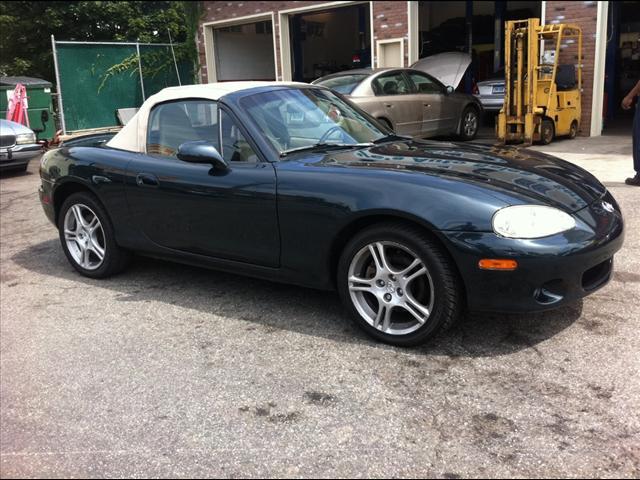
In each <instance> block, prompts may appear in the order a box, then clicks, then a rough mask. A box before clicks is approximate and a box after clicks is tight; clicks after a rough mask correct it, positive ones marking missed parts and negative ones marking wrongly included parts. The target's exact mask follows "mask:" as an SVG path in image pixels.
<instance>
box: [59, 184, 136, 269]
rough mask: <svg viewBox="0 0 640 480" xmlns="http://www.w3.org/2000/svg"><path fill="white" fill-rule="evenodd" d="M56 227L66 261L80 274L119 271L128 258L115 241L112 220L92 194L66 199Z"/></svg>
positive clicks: (77, 195)
mask: <svg viewBox="0 0 640 480" xmlns="http://www.w3.org/2000/svg"><path fill="white" fill-rule="evenodd" d="M58 230H59V233H60V243H62V248H63V249H64V253H65V255H66V256H67V259H68V260H69V263H71V265H72V266H73V267H74V268H75V269H76V270H77V271H78V272H80V273H81V274H82V275H85V276H87V277H92V278H105V277H108V276H111V275H113V274H115V273H118V272H119V271H120V270H122V269H123V268H124V267H125V265H126V263H127V261H128V259H129V254H128V252H126V251H125V250H123V249H121V248H120V247H119V246H118V245H117V244H116V241H115V237H114V234H113V227H112V226H111V222H110V221H109V218H108V216H107V214H106V212H105V210H104V208H103V207H102V205H101V204H100V202H99V201H98V199H97V198H96V197H95V196H94V195H92V194H91V193H88V192H79V193H74V194H73V195H71V196H70V197H69V198H67V199H66V200H65V202H64V203H63V204H62V208H61V210H60V215H59V220H58Z"/></svg>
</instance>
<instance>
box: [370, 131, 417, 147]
mask: <svg viewBox="0 0 640 480" xmlns="http://www.w3.org/2000/svg"><path fill="white" fill-rule="evenodd" d="M394 140H411V137H407V136H405V135H397V134H395V133H392V134H390V135H385V136H384V137H380V138H378V139H377V140H374V141H373V143H375V144H376V145H377V144H379V143H384V142H392V141H394Z"/></svg>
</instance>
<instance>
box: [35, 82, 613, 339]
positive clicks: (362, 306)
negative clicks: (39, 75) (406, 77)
mask: <svg viewBox="0 0 640 480" xmlns="http://www.w3.org/2000/svg"><path fill="white" fill-rule="evenodd" d="M103 140H104V139H102V140H101V141H96V145H92V143H91V141H81V140H80V141H76V142H75V144H74V143H73V142H71V143H69V144H67V145H63V146H62V147H61V148H59V149H57V150H53V151H50V152H48V153H47V154H46V155H45V157H44V158H43V161H42V167H41V172H40V174H41V177H42V185H41V188H40V197H41V200H42V205H43V207H44V211H45V213H46V214H47V216H48V217H49V219H50V220H51V221H52V222H53V223H54V225H55V226H56V227H57V228H58V230H59V234H60V241H61V244H62V248H63V249H64V252H65V254H66V256H67V258H68V259H69V262H70V263H71V265H73V267H74V268H75V269H76V270H77V271H78V272H80V273H81V274H83V275H86V276H88V277H93V278H103V277H107V276H109V275H113V274H115V273H117V272H119V271H121V270H122V269H123V268H124V267H125V265H126V263H127V259H128V258H129V255H130V253H131V252H136V253H139V254H144V255H150V256H154V257H160V258H166V259H169V260H174V261H179V262H184V263H189V264H193V265H199V266H203V267H211V268H217V269H223V270H227V271H232V272H236V273H240V274H246V275H252V276H256V277H261V278H265V279H271V280H275V281H280V282H287V283H293V284H298V285H302V286H307V287H313V288H320V289H337V290H338V292H339V294H340V296H341V297H342V300H343V301H344V303H345V305H346V307H347V309H348V310H349V311H350V313H351V315H352V317H353V319H354V320H355V322H356V323H357V324H358V325H359V326H361V327H362V328H363V329H364V330H365V331H366V332H367V333H369V334H370V335H372V336H374V337H375V338H377V339H379V340H381V341H384V342H388V343H392V344H395V345H402V346H409V345H416V344H419V343H422V342H424V341H425V340H427V339H428V338H430V337H432V336H433V335H435V334H436V333H437V332H438V331H441V330H442V329H444V328H447V327H448V326H450V325H451V324H452V323H453V322H454V321H455V320H456V319H457V318H458V317H459V316H460V315H461V314H462V312H463V311H464V310H465V309H469V310H489V311H510V312H518V311H535V310H544V309H549V308H554V307H558V306H560V305H563V304H565V303H567V302H571V301H575V300H576V299H578V298H581V297H583V296H585V295H588V294H589V293H591V292H594V291H595V290H597V289H598V288H600V287H602V286H603V285H604V284H606V283H607V281H608V280H609V279H610V277H611V274H612V268H613V256H614V254H615V253H616V251H617V250H618V249H620V247H621V245H622V241H623V220H622V215H621V213H620V209H619V207H618V205H617V204H616V201H615V200H614V199H613V197H612V196H611V194H610V193H609V192H608V191H607V190H606V188H605V187H604V186H603V185H602V184H601V183H600V182H599V181H598V180H596V179H595V178H594V177H593V176H592V175H590V174H589V173H587V172H586V171H584V170H582V169H580V168H578V167H576V166H575V165H573V164H570V163H567V162H564V161H562V160H559V159H556V158H553V157H550V156H547V155H543V154H540V153H535V152H531V151H527V150H515V149H511V148H505V147H492V146H482V145H471V144H455V143H443V142H435V141H425V140H412V139H409V138H406V137H399V136H397V135H396V134H394V133H393V132H391V131H390V130H388V129H387V128H386V127H385V126H384V125H382V124H380V123H379V122H378V121H377V120H375V119H374V118H372V117H370V116H369V115H368V114H366V113H365V112H363V111H362V110H360V109H359V108H358V107H356V106H354V105H353V104H351V103H350V102H349V101H347V100H345V99H343V98H341V97H340V96H338V95H336V94H334V93H332V92H331V91H330V90H329V89H327V88H325V87H319V86H313V85H307V84H295V83H275V82H252V83H248V82H238V83H219V84H209V85H195V86H185V87H175V88H168V89H165V90H163V91H161V92H160V93H158V94H156V95H154V96H152V97H150V98H149V99H147V101H146V102H145V103H144V105H143V106H142V107H141V108H140V110H139V112H138V113H137V114H136V116H135V117H134V118H133V119H132V120H131V121H130V122H129V123H128V124H127V125H126V126H125V127H124V128H123V129H122V130H121V131H120V132H119V133H117V134H116V135H115V136H114V137H113V138H111V139H110V140H109V141H108V142H106V143H104V144H101V143H102V141H103Z"/></svg>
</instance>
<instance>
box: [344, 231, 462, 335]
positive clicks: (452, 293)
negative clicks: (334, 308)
mask: <svg viewBox="0 0 640 480" xmlns="http://www.w3.org/2000/svg"><path fill="white" fill-rule="evenodd" d="M374 242H393V243H395V244H399V245H402V246H404V247H406V248H408V249H410V250H411V252H413V253H415V255H416V256H417V258H418V259H419V260H420V261H421V262H422V263H423V265H425V266H426V267H427V269H428V271H429V274H430V276H431V278H432V281H433V292H434V297H433V299H434V300H433V306H432V309H431V314H430V315H429V317H428V318H427V320H426V321H425V322H424V324H422V325H421V326H420V327H419V328H418V329H417V330H415V331H413V332H411V333H407V334H394V335H391V334H388V333H385V332H383V331H381V330H379V329H377V328H375V327H374V326H373V325H372V324H370V323H369V322H367V320H366V319H365V318H364V317H363V316H362V315H361V314H360V313H359V312H358V309H357V307H356V306H355V305H354V303H353V300H352V299H351V295H350V290H349V268H350V265H351V262H352V260H353V259H354V257H356V255H358V252H361V251H362V250H363V249H364V248H365V247H366V246H367V245H369V244H371V243H374ZM337 274H338V278H337V286H338V292H339V294H340V297H341V300H342V302H343V304H344V305H345V307H346V309H347V310H348V311H349V313H350V316H351V319H352V320H353V322H354V323H355V324H356V325H357V326H358V327H360V328H361V329H362V330H364V331H365V332H366V333H367V334H368V335H370V336H371V337H373V338H375V339H376V340H379V341H382V342H385V343H388V344H391V345H395V346H400V347H412V346H416V345H420V344H423V343H425V342H427V341H428V340H430V339H431V338H433V337H434V336H436V335H437V334H438V333H439V332H441V331H444V330H446V329H448V328H449V327H451V326H452V325H453V324H454V323H455V322H456V321H457V320H458V318H459V317H460V315H461V314H462V312H463V310H464V294H463V288H462V282H461V281H460V279H459V275H458V273H457V270H456V268H455V266H454V265H453V262H452V260H451V259H450V257H449V255H448V254H447V252H446V251H445V250H444V249H443V248H442V247H441V246H440V245H439V244H438V243H437V241H435V240H434V239H432V238H431V237H430V236H429V235H428V234H427V233H425V232H422V231H421V230H419V229H417V228H415V227H413V226H410V225H406V224H404V223H381V224H378V225H374V226H371V227H369V228H367V229H365V230H363V231H361V232H360V233H358V234H357V235H356V236H354V238H353V239H351V241H350V242H349V243H348V244H347V245H346V246H345V248H344V250H343V252H342V255H341V256H340V260H339V263H338V269H337ZM378 305H380V304H378Z"/></svg>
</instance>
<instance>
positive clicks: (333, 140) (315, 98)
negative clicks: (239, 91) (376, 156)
mask: <svg viewBox="0 0 640 480" xmlns="http://www.w3.org/2000/svg"><path fill="white" fill-rule="evenodd" d="M240 104H241V106H242V107H243V109H244V110H245V111H246V112H247V113H248V114H249V116H250V117H251V118H252V120H253V121H254V122H255V124H256V126H257V127H258V128H259V130H260V131H261V132H262V134H263V135H264V136H265V137H266V138H267V139H269V141H270V142H271V144H272V145H273V146H274V148H275V149H276V150H277V151H278V152H280V155H283V154H286V153H288V152H291V151H295V150H303V149H307V148H314V147H319V146H345V147H346V146H357V145H362V144H365V145H366V144H371V143H373V142H374V141H376V140H379V139H381V138H384V137H386V136H387V135H388V132H385V131H383V130H382V129H381V128H380V127H378V126H376V125H375V124H374V123H373V122H372V121H371V120H370V119H369V118H367V117H366V116H365V115H364V114H363V113H362V112H360V111H359V110H356V109H355V108H354V107H352V106H351V105H349V104H347V103H346V102H344V101H343V100H342V99H340V97H338V96H337V95H335V94H334V93H332V92H330V91H329V90H324V89H319V88H301V89H298V88H296V89H293V88H292V89H281V90H274V91H271V92H265V93H257V94H255V95H250V96H247V97H245V98H243V99H242V100H241V101H240Z"/></svg>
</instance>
